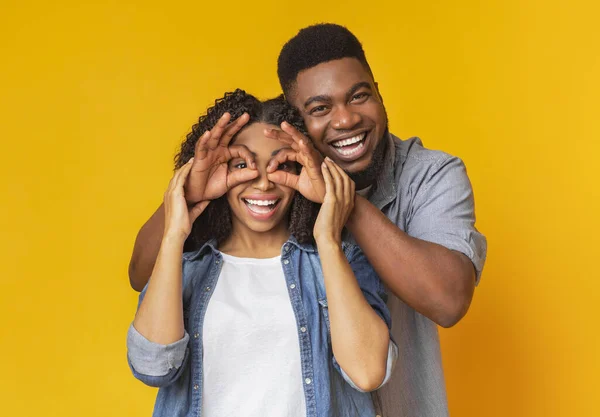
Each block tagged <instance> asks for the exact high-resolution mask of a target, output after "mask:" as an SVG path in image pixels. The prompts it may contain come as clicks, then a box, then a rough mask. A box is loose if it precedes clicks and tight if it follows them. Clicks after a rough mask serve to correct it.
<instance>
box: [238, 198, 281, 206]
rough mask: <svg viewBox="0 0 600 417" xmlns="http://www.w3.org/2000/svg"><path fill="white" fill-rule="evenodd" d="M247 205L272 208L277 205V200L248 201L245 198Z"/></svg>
mask: <svg viewBox="0 0 600 417" xmlns="http://www.w3.org/2000/svg"><path fill="white" fill-rule="evenodd" d="M244 200H246V202H247V203H248V204H252V205H255V206H272V205H273V204H275V203H277V200H250V199H249V198H245V199H244Z"/></svg>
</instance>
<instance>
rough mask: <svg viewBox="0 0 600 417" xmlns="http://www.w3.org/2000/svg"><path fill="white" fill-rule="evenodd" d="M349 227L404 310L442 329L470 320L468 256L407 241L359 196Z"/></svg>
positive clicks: (472, 278)
mask: <svg viewBox="0 0 600 417" xmlns="http://www.w3.org/2000/svg"><path fill="white" fill-rule="evenodd" d="M346 226H347V227H348V229H349V230H350V232H351V233H352V234H353V235H354V237H355V239H356V242H357V243H358V246H360V248H361V249H362V250H363V252H364V253H365V255H366V256H367V259H368V260H369V262H370V263H371V265H372V266H373V268H374V269H375V271H376V272H377V274H378V275H379V277H380V278H381V279H382V280H383V281H384V282H385V283H386V284H387V286H388V287H389V289H390V290H391V291H392V292H393V293H394V294H395V295H396V296H397V297H398V298H400V299H401V300H402V301H404V302H405V303H406V304H408V305H409V306H411V307H412V308H414V309H415V310H416V311H418V312H419V313H421V314H423V315H424V316H426V317H428V318H429V319H431V320H433V321H434V322H436V323H437V324H439V325H440V326H442V327H451V326H453V325H454V324H456V323H457V322H458V321H459V320H460V319H461V318H462V317H463V316H464V315H465V314H466V312H467V310H468V308H469V305H470V304H471V299H472V297H473V292H474V289H475V269H474V268H473V264H472V263H471V261H470V260H469V258H467V257H466V256H465V255H463V254H462V253H459V252H456V251H452V250H450V249H447V248H445V247H444V246H442V245H438V244H436V243H431V242H426V241H424V240H420V239H417V238H414V237H411V236H409V235H408V234H406V233H404V232H403V231H402V230H400V229H399V228H398V226H396V225H395V224H394V223H392V222H391V221H390V220H389V219H388V218H387V217H386V216H385V215H384V214H383V213H382V212H381V211H379V209H377V207H375V206H374V205H373V204H371V203H370V202H369V201H368V200H366V199H364V198H362V197H360V196H357V197H356V203H355V206H354V211H353V213H352V216H351V220H350V221H349V222H348V223H347V225H346Z"/></svg>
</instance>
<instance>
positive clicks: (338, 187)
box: [325, 158, 344, 201]
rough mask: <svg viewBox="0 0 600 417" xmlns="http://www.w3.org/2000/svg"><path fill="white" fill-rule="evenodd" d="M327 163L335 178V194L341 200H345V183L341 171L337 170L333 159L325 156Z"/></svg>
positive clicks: (332, 176)
mask: <svg viewBox="0 0 600 417" xmlns="http://www.w3.org/2000/svg"><path fill="white" fill-rule="evenodd" d="M325 163H326V164H327V167H328V168H329V172H330V174H331V178H333V183H334V187H335V195H336V197H337V198H338V200H339V201H343V200H342V198H343V196H344V188H343V187H344V185H343V180H342V177H341V175H340V173H339V172H338V171H337V169H335V164H334V163H333V161H332V160H331V159H329V158H325Z"/></svg>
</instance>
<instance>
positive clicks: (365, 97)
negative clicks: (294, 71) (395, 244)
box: [288, 58, 387, 185]
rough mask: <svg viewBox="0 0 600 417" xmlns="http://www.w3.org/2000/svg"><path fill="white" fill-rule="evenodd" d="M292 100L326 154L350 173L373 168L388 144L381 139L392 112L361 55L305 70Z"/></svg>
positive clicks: (301, 74)
mask: <svg viewBox="0 0 600 417" xmlns="http://www.w3.org/2000/svg"><path fill="white" fill-rule="evenodd" d="M288 100H289V101H290V102H291V104H292V105H293V106H295V107H297V108H298V109H299V110H300V112H301V113H302V116H303V118H304V123H305V124H306V128H307V129H308V132H309V134H310V136H311V137H312V139H313V142H314V144H315V146H316V147H317V149H318V150H319V151H320V152H321V153H322V154H323V155H325V156H329V157H330V158H331V159H332V160H333V161H334V162H335V163H337V164H338V165H339V166H340V167H341V168H342V169H344V170H345V171H346V172H348V173H349V174H358V173H362V172H364V171H366V170H367V169H368V168H371V165H372V162H375V161H373V154H374V152H375V151H376V150H377V151H382V149H383V148H382V147H381V146H380V147H379V148H377V145H378V144H379V143H380V142H381V141H382V138H383V136H384V134H385V132H386V129H387V117H386V114H385V108H384V107H383V102H382V101H381V97H380V96H379V92H378V90H377V85H376V84H375V82H374V81H373V77H372V76H371V74H370V73H369V71H368V70H367V69H365V67H364V66H363V65H362V64H361V63H360V61H358V60H357V59H355V58H342V59H338V60H334V61H329V62H325V63H322V64H319V65H317V66H315V67H312V68H309V69H307V70H304V71H301V72H300V73H299V74H298V77H297V78H296V84H295V86H294V88H292V91H291V92H290V94H289V97H288ZM379 153H381V152H379ZM376 159H378V158H376ZM375 168H376V167H375ZM357 185H358V184H357ZM364 185H368V184H364Z"/></svg>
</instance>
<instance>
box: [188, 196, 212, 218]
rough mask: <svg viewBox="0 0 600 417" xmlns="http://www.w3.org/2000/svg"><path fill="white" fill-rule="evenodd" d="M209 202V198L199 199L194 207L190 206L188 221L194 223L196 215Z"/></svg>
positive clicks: (199, 213)
mask: <svg viewBox="0 0 600 417" xmlns="http://www.w3.org/2000/svg"><path fill="white" fill-rule="evenodd" d="M209 203H210V200H206V201H201V202H199V203H196V204H195V205H194V207H192V209H191V210H190V223H194V222H195V221H196V219H197V218H198V216H200V215H201V214H202V212H203V211H204V209H205V208H206V207H207V206H208V204H209Z"/></svg>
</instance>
